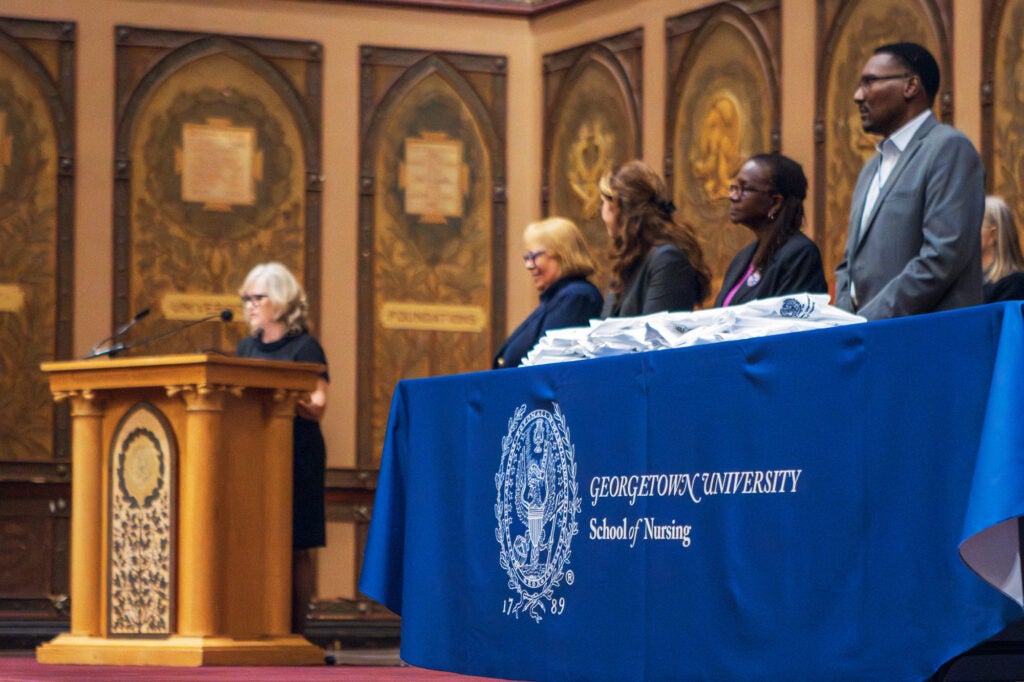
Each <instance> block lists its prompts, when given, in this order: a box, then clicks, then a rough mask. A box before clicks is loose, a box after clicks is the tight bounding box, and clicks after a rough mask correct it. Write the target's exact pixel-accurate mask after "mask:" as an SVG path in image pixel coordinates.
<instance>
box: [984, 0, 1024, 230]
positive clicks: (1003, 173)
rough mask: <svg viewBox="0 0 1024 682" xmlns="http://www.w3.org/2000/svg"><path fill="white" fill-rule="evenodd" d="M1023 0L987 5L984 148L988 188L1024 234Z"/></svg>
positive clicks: (1003, 0) (1006, 0) (999, 1)
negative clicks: (1001, 198) (1008, 211)
mask: <svg viewBox="0 0 1024 682" xmlns="http://www.w3.org/2000/svg"><path fill="white" fill-rule="evenodd" d="M1022 36H1024V0H995V1H987V2H986V3H985V40H984V41H983V46H984V53H983V62H984V71H985V80H984V82H983V83H982V127H983V128H982V148H983V154H982V155H983V157H984V158H985V164H986V170H987V175H988V177H987V185H988V187H987V189H988V191H989V192H991V193H992V194H998V195H1000V196H1002V197H1003V198H1004V199H1006V201H1007V203H1008V204H1009V205H1010V207H1011V208H1012V209H1013V214H1014V217H1015V218H1016V219H1017V229H1018V231H1020V232H1021V233H1022V234H1024V89H1022V83H1024V38H1022Z"/></svg>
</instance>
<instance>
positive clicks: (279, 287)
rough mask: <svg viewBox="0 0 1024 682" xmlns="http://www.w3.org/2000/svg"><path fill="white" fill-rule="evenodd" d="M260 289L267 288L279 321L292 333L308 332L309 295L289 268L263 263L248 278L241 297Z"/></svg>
mask: <svg viewBox="0 0 1024 682" xmlns="http://www.w3.org/2000/svg"><path fill="white" fill-rule="evenodd" d="M257 285H259V286H261V287H262V288H266V290H267V291H266V294H267V297H268V298H269V299H270V305H271V307H272V309H273V311H274V319H275V320H276V321H278V322H283V323H284V324H285V325H286V326H287V327H288V331H290V332H298V331H302V330H303V329H305V328H306V324H307V323H306V311H307V309H308V307H309V306H308V304H307V303H306V292H305V291H303V289H302V285H301V284H299V282H298V280H297V279H295V276H294V275H293V274H292V273H291V271H290V270H289V269H288V268H286V267H285V266H284V265H282V264H281V263H274V262H272V263H261V264H259V265H257V266H256V267H254V268H253V269H252V270H250V271H249V274H248V275H246V276H245V282H244V283H243V284H242V288H241V289H239V290H238V293H239V295H241V296H244V295H245V294H246V293H247V292H249V291H250V289H252V288H254V287H256V286H257Z"/></svg>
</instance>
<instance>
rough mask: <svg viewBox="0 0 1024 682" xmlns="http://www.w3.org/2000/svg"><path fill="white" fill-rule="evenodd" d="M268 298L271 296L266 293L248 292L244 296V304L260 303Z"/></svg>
mask: <svg viewBox="0 0 1024 682" xmlns="http://www.w3.org/2000/svg"><path fill="white" fill-rule="evenodd" d="M266 298H269V297H268V296H267V295H266V294H246V295H245V296H243V297H242V305H259V304H260V303H263V301H264V299H266Z"/></svg>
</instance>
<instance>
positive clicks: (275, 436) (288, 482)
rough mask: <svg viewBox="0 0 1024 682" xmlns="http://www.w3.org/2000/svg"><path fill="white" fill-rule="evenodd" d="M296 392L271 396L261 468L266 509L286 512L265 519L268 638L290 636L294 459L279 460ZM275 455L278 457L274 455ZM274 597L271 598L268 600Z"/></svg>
mask: <svg viewBox="0 0 1024 682" xmlns="http://www.w3.org/2000/svg"><path fill="white" fill-rule="evenodd" d="M298 396H299V394H298V392H296V391H287V390H278V391H275V392H274V395H273V397H272V401H273V402H272V403H271V405H270V419H269V420H268V423H267V430H266V435H267V442H268V445H269V447H268V448H267V449H266V451H265V452H264V457H265V459H264V466H265V467H266V472H267V491H266V496H267V497H266V499H267V509H277V510H287V513H285V514H281V513H278V514H270V515H268V517H267V519H266V529H267V533H266V543H267V562H268V563H267V571H266V574H265V579H266V584H265V587H264V590H263V593H264V594H265V595H267V598H266V599H265V601H264V615H263V618H264V623H265V624H266V627H267V634H270V635H275V636H281V635H287V634H289V633H291V629H292V627H291V608H292V601H291V594H292V524H291V510H292V478H293V476H294V472H293V458H292V457H281V456H280V455H279V453H281V452H291V451H292V422H293V421H294V419H295V401H296V400H297V399H298ZM275 453H277V454H275ZM271 596H273V598H271Z"/></svg>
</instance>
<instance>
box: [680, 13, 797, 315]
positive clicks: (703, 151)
mask: <svg viewBox="0 0 1024 682" xmlns="http://www.w3.org/2000/svg"><path fill="white" fill-rule="evenodd" d="M779 22H780V18H779V5H778V3H777V2H772V3H763V2H726V3H720V4H717V5H711V6H709V7H706V8H704V9H701V10H698V11H695V12H689V13H686V14H682V15H679V16H676V17H671V18H669V19H668V20H667V21H666V24H665V40H666V63H667V68H666V76H667V79H668V83H667V87H666V92H667V93H668V94H667V97H666V102H665V106H666V112H665V141H666V149H665V180H666V182H667V183H668V186H669V188H670V191H671V192H672V196H673V198H674V201H675V204H676V206H677V207H678V210H679V217H680V218H681V219H682V220H683V221H685V222H688V223H690V224H691V225H693V226H694V227H695V228H696V229H697V233H698V234H699V235H700V237H701V241H702V244H703V246H704V250H705V254H704V255H705V257H706V259H707V262H708V265H709V266H710V267H711V270H712V283H711V291H712V294H711V296H709V300H707V301H705V305H711V304H712V303H713V302H714V295H715V293H717V291H718V289H719V288H721V282H722V277H723V276H724V274H725V270H726V268H727V267H728V265H729V263H730V262H731V261H732V258H733V256H735V255H736V253H737V252H738V251H739V250H740V249H742V248H743V247H744V246H745V245H746V244H747V243H749V242H750V233H749V231H747V230H746V229H745V228H743V227H741V226H738V225H733V224H732V223H730V222H729V217H728V206H729V194H728V187H729V184H730V182H732V179H733V177H734V176H735V175H736V172H737V171H739V167H740V165H741V164H742V163H743V161H744V160H746V159H747V158H748V157H750V156H751V155H753V154H758V153H763V152H771V151H777V150H778V149H779V140H780V132H779V125H780V123H779V119H780V113H779V112H780V104H779V97H778V91H779V61H780V56H779V53H780V45H779V35H780V25H779Z"/></svg>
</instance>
